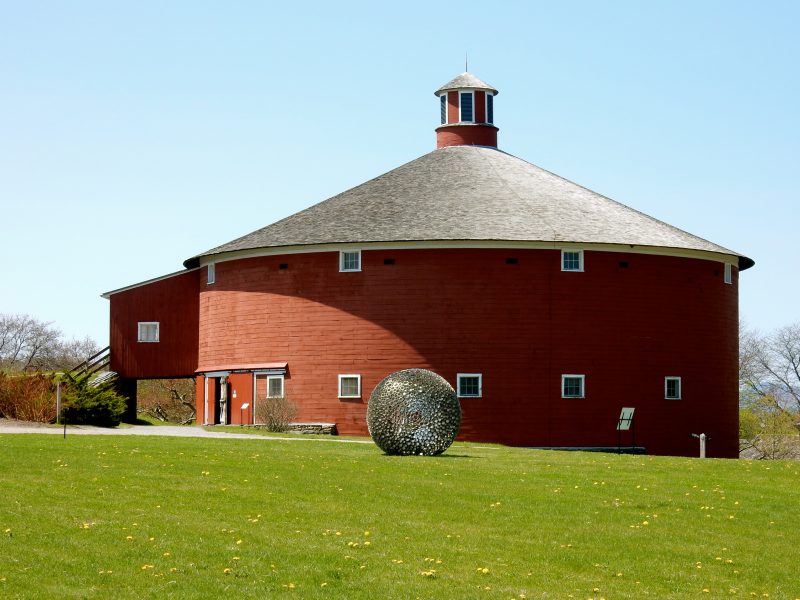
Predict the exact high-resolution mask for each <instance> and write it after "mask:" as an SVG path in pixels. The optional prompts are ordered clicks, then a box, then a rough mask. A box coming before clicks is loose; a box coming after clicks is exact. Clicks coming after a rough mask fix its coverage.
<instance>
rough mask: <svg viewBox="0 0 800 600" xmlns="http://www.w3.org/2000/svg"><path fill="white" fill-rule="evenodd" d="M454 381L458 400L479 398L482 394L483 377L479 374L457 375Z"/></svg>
mask: <svg viewBox="0 0 800 600" xmlns="http://www.w3.org/2000/svg"><path fill="white" fill-rule="evenodd" d="M456 379H457V388H458V397H459V398H480V397H481V395H482V394H483V376H482V375H481V374H480V373H459V374H458V375H457V376H456Z"/></svg>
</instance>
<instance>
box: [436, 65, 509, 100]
mask: <svg viewBox="0 0 800 600" xmlns="http://www.w3.org/2000/svg"><path fill="white" fill-rule="evenodd" d="M463 88H469V89H473V90H486V91H488V92H492V93H493V94H494V95H495V96H496V95H497V94H498V93H499V92H498V91H497V90H496V89H494V88H493V87H492V86H490V85H489V84H488V83H486V82H484V81H481V80H480V79H478V78H477V77H475V75H473V74H472V73H469V72H467V71H464V72H463V73H462V74H461V75H459V76H458V77H456V78H455V79H451V80H450V81H448V82H447V83H445V84H444V85H443V86H442V87H440V88H439V89H438V90H436V91H435V92H434V94H435V95H436V96H439V95H440V94H442V92H448V91H450V90H459V89H463Z"/></svg>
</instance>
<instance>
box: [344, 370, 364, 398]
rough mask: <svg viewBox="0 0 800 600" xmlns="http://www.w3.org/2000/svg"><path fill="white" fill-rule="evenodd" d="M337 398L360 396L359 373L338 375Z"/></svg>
mask: <svg viewBox="0 0 800 600" xmlns="http://www.w3.org/2000/svg"><path fill="white" fill-rule="evenodd" d="M339 398H361V375H339Z"/></svg>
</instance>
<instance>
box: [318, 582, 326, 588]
mask: <svg viewBox="0 0 800 600" xmlns="http://www.w3.org/2000/svg"><path fill="white" fill-rule="evenodd" d="M327 586H328V582H327V581H323V582H322V583H320V584H319V587H327Z"/></svg>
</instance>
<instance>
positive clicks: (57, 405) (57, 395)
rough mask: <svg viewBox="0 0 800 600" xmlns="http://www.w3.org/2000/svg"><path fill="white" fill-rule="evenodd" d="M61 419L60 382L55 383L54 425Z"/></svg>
mask: <svg viewBox="0 0 800 600" xmlns="http://www.w3.org/2000/svg"><path fill="white" fill-rule="evenodd" d="M60 419H61V382H60V381H59V382H57V383H56V425H58V423H59V420H60Z"/></svg>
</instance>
